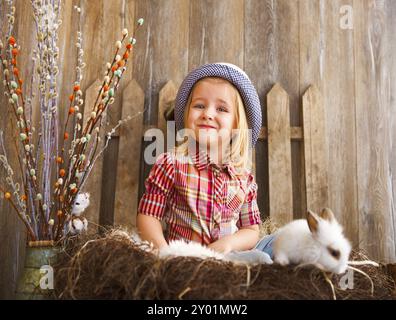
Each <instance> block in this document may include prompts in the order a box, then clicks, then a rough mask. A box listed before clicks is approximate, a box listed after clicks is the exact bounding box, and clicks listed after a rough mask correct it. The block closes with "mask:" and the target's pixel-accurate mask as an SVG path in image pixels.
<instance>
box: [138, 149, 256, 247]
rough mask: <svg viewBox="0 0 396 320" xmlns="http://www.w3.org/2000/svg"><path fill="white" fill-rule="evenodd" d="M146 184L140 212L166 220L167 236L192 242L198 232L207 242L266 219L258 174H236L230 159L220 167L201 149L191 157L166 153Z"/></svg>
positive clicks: (152, 170) (158, 159)
mask: <svg viewBox="0 0 396 320" xmlns="http://www.w3.org/2000/svg"><path fill="white" fill-rule="evenodd" d="M145 187H146V192H145V193H144V195H143V197H142V199H141V200H140V202H139V208H138V212H139V213H141V214H145V215H149V216H152V217H155V218H157V219H159V220H162V219H165V222H166V223H167V230H166V233H165V238H166V239H167V241H169V240H177V239H184V240H188V241H190V240H192V237H193V233H194V239H195V240H197V239H198V238H199V239H200V241H201V243H202V244H206V245H207V244H210V243H212V242H214V241H216V240H218V239H219V238H220V237H222V236H225V235H230V234H233V233H234V232H236V231H237V230H238V228H240V227H245V226H251V225H255V224H260V223H261V220H260V212H259V209H258V206H257V184H256V182H255V181H254V177H253V175H252V174H251V173H249V172H246V174H245V175H242V176H241V175H237V174H236V171H235V169H234V167H233V166H232V165H230V164H227V165H224V166H223V167H219V166H218V165H216V164H215V163H213V162H212V161H211V159H210V158H209V156H208V155H207V154H206V153H204V152H202V150H199V149H198V151H197V152H196V154H194V155H192V156H183V155H180V154H175V153H174V152H166V153H163V154H161V155H160V156H159V157H158V158H157V160H156V163H155V164H154V166H153V167H152V169H151V171H150V174H149V176H148V178H147V179H146V181H145ZM197 235H198V238H197Z"/></svg>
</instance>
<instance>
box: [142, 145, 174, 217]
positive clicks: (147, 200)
mask: <svg viewBox="0 0 396 320" xmlns="http://www.w3.org/2000/svg"><path fill="white" fill-rule="evenodd" d="M173 184H174V165H173V161H172V157H171V155H170V153H169V152H166V153H163V154H161V155H160V156H159V157H158V158H157V160H156V162H155V164H154V165H153V167H152V168H151V170H150V173H149V176H148V177H147V179H146V180H145V183H144V185H145V189H146V190H145V193H144V194H143V196H142V198H141V199H140V202H139V207H138V212H139V213H141V214H145V215H149V216H153V217H155V218H157V219H159V220H162V218H163V217H164V215H165V211H166V206H167V200H168V197H169V195H170V193H171V191H172V187H173Z"/></svg>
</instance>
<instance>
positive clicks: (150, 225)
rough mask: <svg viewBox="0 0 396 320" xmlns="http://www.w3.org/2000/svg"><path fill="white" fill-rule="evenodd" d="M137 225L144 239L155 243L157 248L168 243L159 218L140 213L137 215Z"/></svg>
mask: <svg viewBox="0 0 396 320" xmlns="http://www.w3.org/2000/svg"><path fill="white" fill-rule="evenodd" d="M136 226H137V229H138V233H139V236H140V237H141V238H142V240H146V241H149V242H151V243H153V245H154V247H155V248H157V249H161V248H163V247H166V246H167V245H168V243H167V242H166V240H165V237H164V232H163V231H162V225H161V222H160V221H159V220H158V219H157V218H154V217H151V216H148V215H145V214H141V213H139V214H138V215H137V217H136Z"/></svg>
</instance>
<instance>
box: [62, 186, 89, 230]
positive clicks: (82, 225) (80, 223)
mask: <svg viewBox="0 0 396 320" xmlns="http://www.w3.org/2000/svg"><path fill="white" fill-rule="evenodd" d="M88 206H89V193H87V192H86V193H79V194H78V195H77V196H76V199H75V200H74V204H73V208H72V212H71V219H70V220H69V222H68V223H66V225H65V234H70V235H77V234H80V233H81V232H83V231H87V229H88V221H87V219H86V218H85V217H82V216H81V214H82V213H83V212H84V210H85V209H86V208H87V207H88Z"/></svg>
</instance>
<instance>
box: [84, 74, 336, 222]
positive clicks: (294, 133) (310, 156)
mask: <svg viewBox="0 0 396 320" xmlns="http://www.w3.org/2000/svg"><path fill="white" fill-rule="evenodd" d="M98 83H100V81H99V80H97V81H95V82H94V83H93V84H92V85H91V86H90V87H89V89H88V90H87V98H86V99H87V102H89V101H90V100H91V99H92V98H93V97H94V96H95V95H96V92H97V87H98ZM176 93H177V90H176V87H175V85H174V83H173V81H169V82H168V83H166V85H165V86H164V87H163V88H162V89H161V90H160V92H159V99H158V101H159V105H158V124H157V126H154V125H151V126H143V122H142V117H141V115H142V113H143V111H144V105H145V104H144V93H143V90H142V89H141V88H140V86H139V85H138V83H137V82H136V81H135V80H132V81H131V82H130V83H129V84H128V85H127V86H126V87H125V89H124V94H123V101H122V118H123V119H126V118H127V117H128V116H131V117H133V119H132V120H131V121H128V122H126V123H124V124H123V125H122V127H121V129H120V131H119V134H118V135H117V136H118V143H119V150H118V158H117V160H116V161H115V162H114V166H115V167H114V172H115V174H116V179H115V180H116V184H115V186H114V185H112V184H107V183H106V181H103V183H101V181H102V179H103V176H104V174H103V166H102V164H101V163H99V164H98V165H96V167H95V169H94V170H95V171H94V172H92V174H91V176H90V180H89V183H88V184H87V186H86V188H85V189H86V190H84V191H88V192H90V193H91V203H92V205H91V206H90V207H89V208H88V209H87V211H86V215H87V218H88V220H89V221H90V222H91V226H92V225H93V226H95V225H98V224H102V223H101V222H103V221H106V219H105V218H104V215H106V217H107V219H109V218H110V220H111V221H113V222H114V224H115V225H120V226H123V227H129V228H132V227H134V226H135V221H136V213H137V206H138V202H139V198H140V195H141V192H143V191H144V186H142V184H143V182H144V179H145V178H146V177H143V179H142V174H141V168H142V167H143V163H141V161H140V159H141V158H142V157H141V154H143V153H144V150H143V145H142V140H143V136H146V137H148V135H147V134H146V133H147V129H149V128H159V129H161V130H162V132H163V134H164V136H166V135H167V132H166V130H167V125H166V119H165V117H164V114H165V113H166V112H167V111H168V109H169V108H172V105H173V103H174V100H175V98H176ZM88 113H89V112H88ZM302 114H303V125H302V127H292V126H291V125H290V111H289V96H288V94H287V92H286V91H285V90H284V89H283V88H282V86H281V85H280V84H275V85H274V86H273V88H272V89H271V90H270V92H269V93H268V94H267V120H268V127H263V128H262V130H261V133H260V136H259V139H264V140H267V143H268V159H267V161H266V162H267V163H268V177H269V179H268V190H269V194H268V198H269V216H270V217H271V219H272V220H273V221H275V222H276V223H278V224H283V223H286V222H288V221H291V220H292V219H293V218H294V215H293V212H294V211H293V194H292V189H293V179H292V164H291V163H292V158H291V141H292V140H295V141H300V142H301V143H303V145H304V161H303V165H304V167H303V168H301V171H302V172H304V177H305V181H304V184H305V190H306V194H305V197H304V198H305V199H306V201H307V202H306V203H307V205H306V206H307V208H309V209H311V210H314V211H319V210H320V209H322V208H323V207H325V206H328V186H327V184H328V179H327V164H326V160H327V156H326V147H325V146H326V145H327V144H326V132H325V119H324V109H323V101H322V97H321V94H320V92H319V91H318V89H317V87H316V86H311V87H309V89H308V90H307V91H306V93H305V94H304V95H303V99H302ZM87 116H88V117H89V114H88V115H87ZM157 150H159V149H157ZM157 156H158V154H157ZM99 161H102V160H99ZM256 161H257V162H260V159H256ZM139 181H140V190H141V192H139ZM108 194H114V195H115V204H114V211H112V212H113V213H114V215H113V216H109V212H103V210H100V208H101V207H102V208H104V206H103V203H104V202H107V201H109V198H108V197H107V196H106V195H108ZM259 195H262V193H261V192H260V193H259ZM101 203H102V206H101V205H100V204H101ZM91 228H92V227H91Z"/></svg>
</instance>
